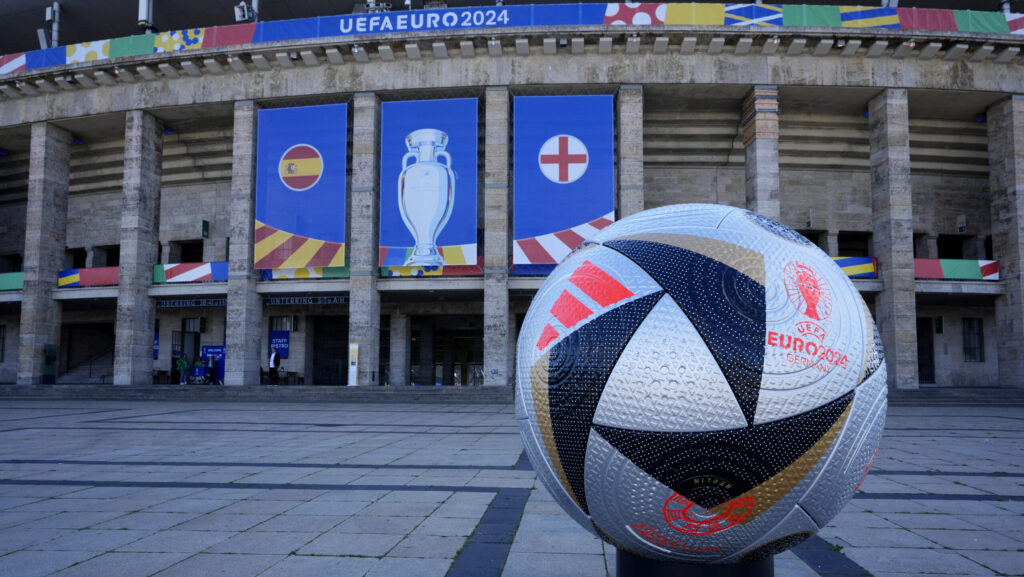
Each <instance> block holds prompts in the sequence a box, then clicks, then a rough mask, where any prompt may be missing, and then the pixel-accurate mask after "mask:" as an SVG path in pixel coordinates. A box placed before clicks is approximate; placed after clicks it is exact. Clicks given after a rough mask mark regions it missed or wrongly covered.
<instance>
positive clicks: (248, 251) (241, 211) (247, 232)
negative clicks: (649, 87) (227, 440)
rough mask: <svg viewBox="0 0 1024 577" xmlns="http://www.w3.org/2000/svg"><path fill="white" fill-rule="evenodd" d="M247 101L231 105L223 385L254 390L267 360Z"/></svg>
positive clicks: (252, 128) (252, 124)
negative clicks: (255, 263) (255, 262)
mask: <svg viewBox="0 0 1024 577" xmlns="http://www.w3.org/2000/svg"><path fill="white" fill-rule="evenodd" d="M258 112H259V110H258V107H257V106H256V105H255V104H253V102H252V101H243V102H236V103H235V125H234V126H235V127H234V143H233V145H232V151H231V216H230V219H231V221H230V222H231V225H230V226H231V247H230V254H229V255H228V295H227V314H226V317H227V318H226V322H227V327H226V330H225V335H224V340H225V341H226V342H225V343H224V344H225V355H226V358H225V364H224V384H225V385H234V386H238V385H258V384H259V383H260V370H261V369H262V368H263V366H264V363H265V362H266V359H265V358H264V356H265V355H263V354H262V351H260V334H261V327H262V320H263V307H262V299H261V298H260V295H259V294H258V293H257V292H256V281H257V280H259V275H258V274H257V273H256V270H255V269H254V268H253V249H254V246H253V243H254V240H255V232H256V231H255V226H256V225H255V222H256V221H255V219H256V120H257V116H258Z"/></svg>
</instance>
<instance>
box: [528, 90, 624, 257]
mask: <svg viewBox="0 0 1024 577" xmlns="http://www.w3.org/2000/svg"><path fill="white" fill-rule="evenodd" d="M513 105H514V107H515V108H514V110H515V129H514V135H513V140H514V151H513V159H514V166H515V168H514V173H513V181H514V182H515V191H514V193H513V221H512V233H513V238H514V239H515V241H514V243H513V247H512V250H513V255H512V274H515V275H544V274H547V273H549V272H551V270H552V269H554V267H555V265H556V264H558V263H559V262H560V261H561V260H562V259H563V258H565V256H566V255H568V254H569V253H570V252H571V251H572V250H573V249H574V248H576V247H577V246H579V245H580V243H582V242H583V241H584V240H586V239H587V238H588V237H590V236H592V235H593V234H594V233H596V232H597V231H599V230H601V229H602V228H604V227H606V226H608V225H609V224H611V223H612V222H613V220H614V215H615V126H614V116H613V108H614V106H613V100H612V96H610V95H597V96H517V97H516V98H515V100H514V104H513Z"/></svg>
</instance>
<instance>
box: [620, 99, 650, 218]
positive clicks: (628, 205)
mask: <svg viewBox="0 0 1024 577" xmlns="http://www.w3.org/2000/svg"><path fill="white" fill-rule="evenodd" d="M618 104H619V107H618V108H619V109H618V115H619V218H626V217H627V216H629V215H631V214H636V213H638V212H640V211H642V210H643V209H644V88H643V86H641V85H639V84H626V85H623V86H620V87H619V99H618Z"/></svg>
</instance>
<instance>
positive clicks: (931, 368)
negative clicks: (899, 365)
mask: <svg viewBox="0 0 1024 577" xmlns="http://www.w3.org/2000/svg"><path fill="white" fill-rule="evenodd" d="M917 381H918V382H919V383H922V384H933V383H935V335H934V332H933V331H932V318H931V317H917Z"/></svg>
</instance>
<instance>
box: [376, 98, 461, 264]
mask: <svg viewBox="0 0 1024 577" xmlns="http://www.w3.org/2000/svg"><path fill="white" fill-rule="evenodd" d="M478 109H479V102H478V101H477V99H476V98H458V99H451V100H416V101H406V102H385V103H384V104H383V105H382V111H381V115H382V117H381V145H380V149H381V150H380V246H381V248H382V249H383V248H385V247H387V248H388V251H387V257H386V259H387V260H386V261H385V262H383V263H381V264H382V265H386V266H402V265H403V264H404V262H405V251H404V249H405V248H410V247H412V246H414V245H415V242H414V240H413V236H412V233H411V232H410V231H409V228H408V227H406V225H405V222H404V221H403V220H402V214H401V212H400V211H399V206H398V182H399V175H400V174H401V173H402V160H403V158H404V157H405V155H406V153H408V152H410V150H409V148H408V147H407V146H406V136H408V135H409V134H411V133H412V132H413V131H416V130H421V129H435V130H440V131H442V132H444V133H445V134H447V135H448V144H447V147H446V149H445V152H447V153H448V154H449V155H450V157H451V168H452V171H453V172H454V173H455V192H454V200H453V203H454V204H453V206H452V209H451V211H452V212H451V216H450V217H449V219H448V223H447V224H445V226H444V228H442V229H441V232H440V234H439V235H438V238H437V245H438V246H439V247H443V246H457V245H467V244H475V243H476V229H477V222H476V196H477V167H478V166H479V159H478V158H477V140H478V138H479V133H478V129H477V115H478ZM465 257H466V260H467V262H466V263H465V264H476V254H475V253H474V254H471V255H469V254H467V255H465ZM447 264H455V263H447ZM458 264H461V263H458Z"/></svg>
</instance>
